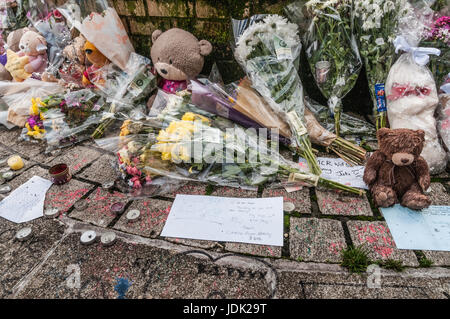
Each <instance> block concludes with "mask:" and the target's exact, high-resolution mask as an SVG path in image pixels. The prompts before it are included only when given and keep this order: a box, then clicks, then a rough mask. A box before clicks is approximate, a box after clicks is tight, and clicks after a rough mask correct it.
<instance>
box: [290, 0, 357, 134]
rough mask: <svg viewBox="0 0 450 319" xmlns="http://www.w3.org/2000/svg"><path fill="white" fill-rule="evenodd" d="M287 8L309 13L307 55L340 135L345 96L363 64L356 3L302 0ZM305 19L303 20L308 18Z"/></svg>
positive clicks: (347, 0) (304, 37)
mask: <svg viewBox="0 0 450 319" xmlns="http://www.w3.org/2000/svg"><path fill="white" fill-rule="evenodd" d="M286 11H287V13H288V14H289V15H290V16H291V17H292V16H294V17H296V16H299V15H300V12H302V11H303V12H304V13H305V14H306V17H307V19H306V21H307V23H308V26H307V28H306V30H305V32H304V35H303V36H302V40H303V43H304V45H305V51H306V56H307V58H308V63H309V65H310V67H311V71H312V74H313V76H314V78H315V80H316V83H317V86H318V87H319V89H320V91H321V92H322V94H323V95H324V96H325V98H326V99H327V100H328V108H329V112H330V115H331V116H332V117H333V118H334V120H335V133H336V135H337V136H339V134H340V119H341V112H342V98H343V97H344V96H345V95H346V94H347V93H348V92H349V91H350V90H351V89H352V88H353V86H354V85H355V83H356V80H357V78H358V75H359V71H360V69H361V64H362V63H361V59H360V57H359V53H358V47H357V45H356V41H355V39H354V36H353V32H352V27H353V21H352V14H351V11H352V2H351V1H350V0H328V1H325V0H309V1H308V0H300V1H297V2H294V3H292V4H290V5H289V6H287V7H286ZM299 11H300V12H299ZM293 20H296V19H295V18H294V19H293ZM301 20H302V21H299V23H302V22H304V20H305V19H301ZM295 22H297V21H295Z"/></svg>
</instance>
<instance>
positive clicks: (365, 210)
mask: <svg viewBox="0 0 450 319" xmlns="http://www.w3.org/2000/svg"><path fill="white" fill-rule="evenodd" d="M315 191H316V195H317V203H318V204H319V210H320V212H321V213H322V214H324V215H339V216H373V213H372V209H371V208H370V203H369V201H368V200H367V197H366V195H363V196H358V195H354V194H348V193H343V192H337V191H334V190H322V189H320V190H319V189H318V188H316V190H315Z"/></svg>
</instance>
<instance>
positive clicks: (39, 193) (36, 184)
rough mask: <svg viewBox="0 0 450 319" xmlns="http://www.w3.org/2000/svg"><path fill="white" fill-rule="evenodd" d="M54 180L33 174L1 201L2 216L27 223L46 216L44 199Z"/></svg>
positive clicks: (0, 210) (0, 213)
mask: <svg viewBox="0 0 450 319" xmlns="http://www.w3.org/2000/svg"><path fill="white" fill-rule="evenodd" d="M50 186H52V182H50V181H49V180H46V179H44V178H42V177H39V176H33V177H32V178H30V179H29V180H28V181H27V182H26V183H25V184H22V185H21V186H20V187H18V188H17V189H16V190H14V191H13V192H12V193H11V194H9V196H8V197H6V198H4V199H3V200H2V201H1V202H0V217H3V218H6V219H7V220H9V221H12V222H15V223H25V222H28V221H30V220H33V219H36V218H38V217H42V216H44V201H45V194H46V193H47V190H48V189H49V188H50Z"/></svg>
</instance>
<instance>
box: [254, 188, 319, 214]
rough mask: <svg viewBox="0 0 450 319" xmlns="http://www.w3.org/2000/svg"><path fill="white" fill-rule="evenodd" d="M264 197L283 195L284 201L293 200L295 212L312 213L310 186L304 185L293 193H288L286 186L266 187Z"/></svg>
mask: <svg viewBox="0 0 450 319" xmlns="http://www.w3.org/2000/svg"><path fill="white" fill-rule="evenodd" d="M262 197H283V200H284V202H291V203H293V204H294V205H295V209H294V211H295V212H299V213H301V214H311V199H310V197H309V188H306V187H304V188H303V189H301V190H298V191H295V192H291V193H288V192H287V191H286V190H285V189H284V188H279V189H271V188H265V189H264V190H263V193H262Z"/></svg>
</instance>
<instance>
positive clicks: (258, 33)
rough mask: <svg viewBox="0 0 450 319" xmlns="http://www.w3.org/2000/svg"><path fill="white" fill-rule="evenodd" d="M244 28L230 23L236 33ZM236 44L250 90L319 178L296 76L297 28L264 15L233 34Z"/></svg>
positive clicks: (298, 44)
mask: <svg viewBox="0 0 450 319" xmlns="http://www.w3.org/2000/svg"><path fill="white" fill-rule="evenodd" d="M244 21H247V20H244ZM249 21H252V19H250V20H249ZM243 24H245V23H243V21H237V20H233V25H234V26H233V29H235V30H239V26H240V25H243ZM235 43H236V48H235V51H234V55H235V57H236V60H237V61H238V62H239V63H240V65H241V66H242V68H243V69H244V71H245V72H246V73H247V76H248V77H249V78H250V80H251V81H252V85H253V87H254V88H255V89H256V90H257V91H258V92H259V94H261V96H263V97H264V99H265V100H266V101H267V103H268V104H269V105H270V107H271V108H272V109H273V110H274V111H275V112H276V113H278V114H280V116H281V117H283V118H284V120H285V121H286V122H287V123H288V124H289V127H290V129H291V132H292V136H293V141H295V143H296V144H297V147H298V148H299V151H300V153H302V155H303V156H304V157H305V158H306V159H307V162H308V165H309V167H310V169H311V171H312V172H314V173H315V174H320V167H319V165H318V164H317V159H316V158H315V156H314V154H313V152H312V149H311V142H310V140H309V138H308V133H307V130H306V126H305V120H304V107H305V106H304V103H303V87H302V84H301V81H300V77H299V76H298V62H299V54H300V50H301V43H300V38H299V35H298V27H297V25H295V24H293V23H290V22H288V21H287V19H286V18H283V17H281V16H278V15H267V16H264V17H263V18H262V20H261V21H259V22H257V20H255V21H254V23H247V29H245V30H244V31H243V32H242V33H240V34H237V33H235Z"/></svg>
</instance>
